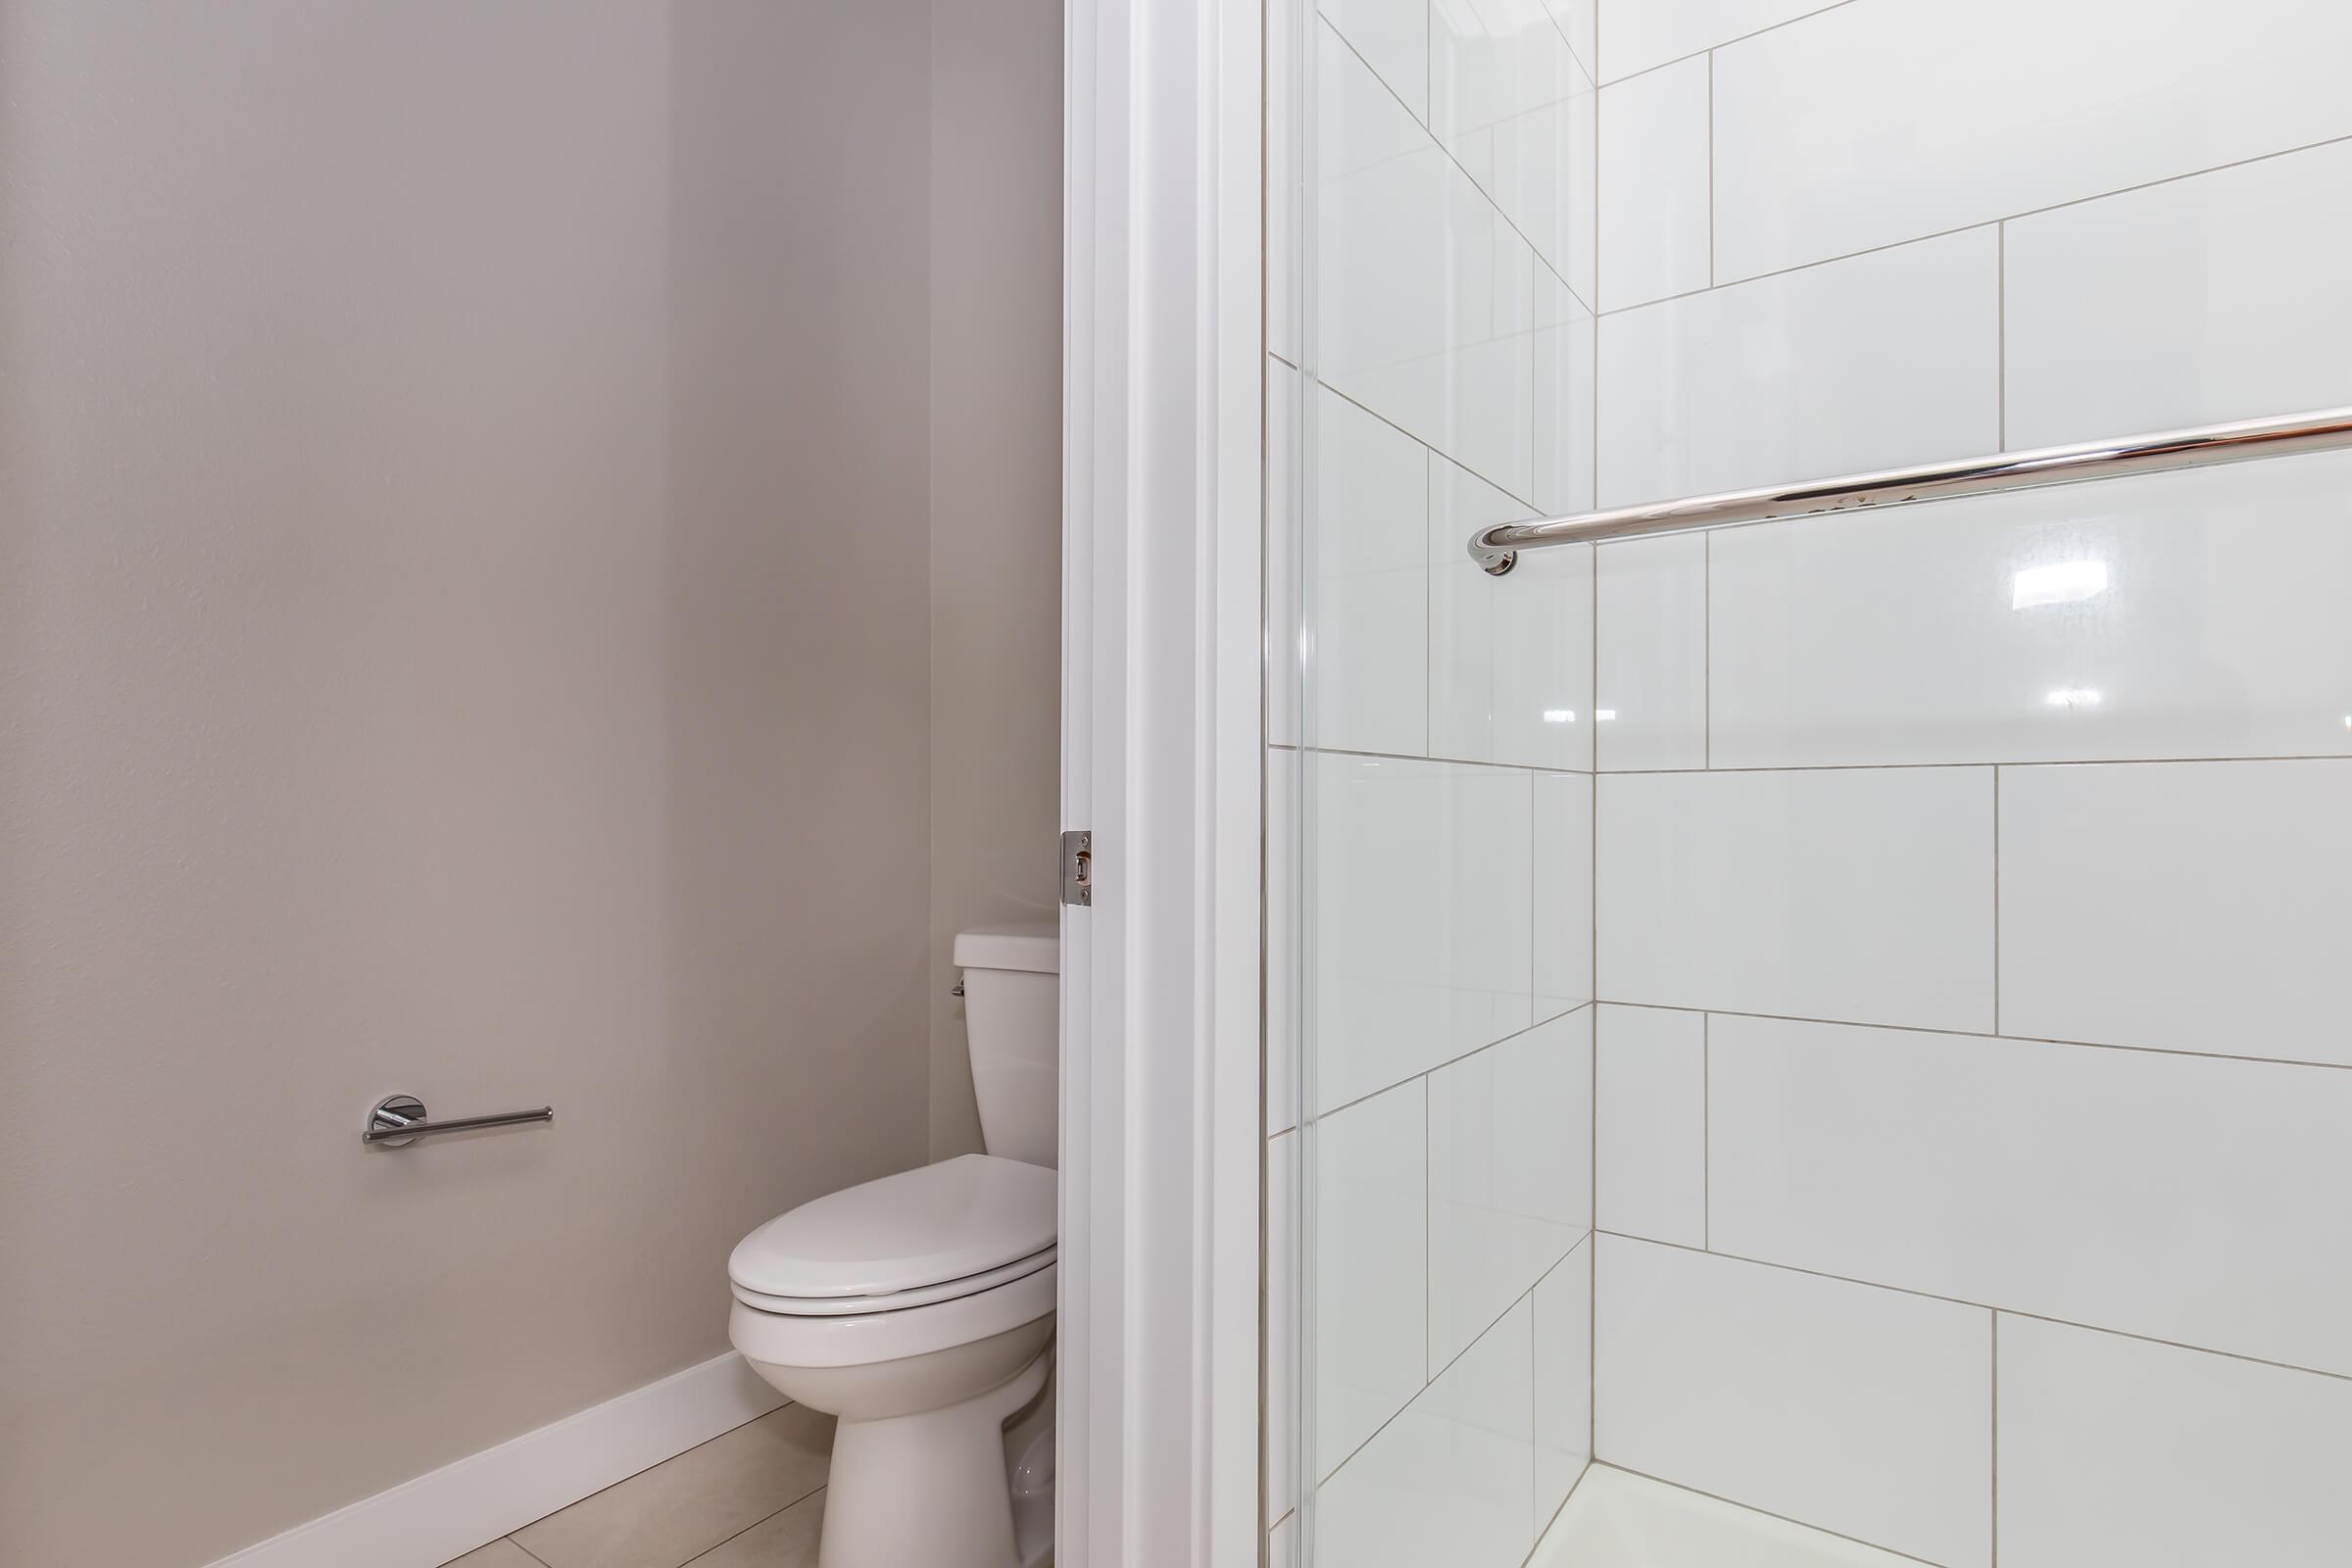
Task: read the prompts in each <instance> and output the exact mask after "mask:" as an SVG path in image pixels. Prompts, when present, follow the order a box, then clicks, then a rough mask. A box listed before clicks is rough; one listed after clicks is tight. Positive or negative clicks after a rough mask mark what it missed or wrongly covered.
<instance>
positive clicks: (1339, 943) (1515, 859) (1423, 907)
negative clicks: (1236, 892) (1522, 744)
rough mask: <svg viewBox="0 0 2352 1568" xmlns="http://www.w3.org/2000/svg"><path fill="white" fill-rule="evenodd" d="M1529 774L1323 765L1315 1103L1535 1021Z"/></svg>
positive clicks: (1342, 1098) (1315, 905)
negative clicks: (1531, 999) (1532, 1004)
mask: <svg viewBox="0 0 2352 1568" xmlns="http://www.w3.org/2000/svg"><path fill="white" fill-rule="evenodd" d="M1528 779H1529V775H1528V774H1526V773H1524V772H1520V771H1517V770H1515V769H1508V768H1496V767H1478V766H1471V765H1468V764H1464V763H1448V762H1425V761H1419V760H1397V759H1382V758H1362V757H1333V756H1320V757H1318V758H1316V760H1315V762H1314V764H1313V787H1314V789H1315V792H1316V794H1315V799H1314V801H1313V802H1312V803H1311V808H1310V819H1311V820H1312V822H1313V823H1314V831H1315V836H1316V843H1315V846H1314V855H1313V857H1312V861H1311V863H1310V865H1309V867H1308V876H1309V877H1310V878H1311V880H1312V887H1313V894H1312V901H1311V905H1310V909H1311V914H1310V918H1311V919H1312V920H1313V921H1314V923H1315V929H1314V933H1313V944H1314V945H1313V950H1312V951H1313V963H1314V970H1315V977H1314V987H1315V989H1314V996H1315V1002H1316V1010H1315V1016H1314V1019H1313V1028H1314V1043H1313V1047H1312V1049H1313V1050H1314V1052H1315V1062H1314V1065H1315V1069H1316V1083H1315V1092H1316V1096H1317V1098H1318V1100H1319V1102H1320V1103H1321V1104H1322V1105H1324V1106H1326V1107H1329V1106H1333V1105H1339V1104H1344V1103H1347V1102H1348V1101H1349V1100H1353V1099H1355V1098H1357V1097H1359V1096H1361V1095H1365V1094H1368V1093H1370V1092H1371V1091H1373V1090H1375V1089H1379V1088H1382V1087H1385V1086H1386V1085H1389V1084H1393V1083H1397V1082H1398V1081H1400V1080H1402V1079H1405V1078H1408V1077H1411V1076H1413V1075H1415V1074H1417V1073H1423V1072H1427V1071H1428V1070H1429V1069H1430V1068H1432V1067H1434V1066H1437V1065H1438V1064H1439V1063H1440V1062H1444V1061H1448V1060H1451V1059H1452V1058H1453V1057H1455V1056H1459V1055H1463V1054H1467V1053H1469V1052H1472V1051H1475V1050H1477V1049H1478V1048H1479V1047H1480V1046H1484V1045H1490V1044H1492V1043H1493V1042H1495V1041H1496V1040H1500V1039H1501V1038H1503V1037H1504V1036H1505V1035H1511V1034H1516V1033H1518V1032H1519V1031H1520V1030H1522V1029H1524V1028H1526V1027H1527V1026H1528V1024H1529V1023H1531V1022H1532V1021H1533V1013H1532V1011H1531V1009H1530V1004H1529V986H1530V970H1531V966H1532V962H1533V952H1532V945H1531V938H1530V934H1529V929H1528V926H1529V921H1528V910H1529V901H1530V898H1531V896H1532V894H1531V872H1530V869H1529V866H1530V858H1531V857H1530V840H1529V818H1530V813H1531V805H1530V801H1531V796H1530V787H1529V782H1528Z"/></svg>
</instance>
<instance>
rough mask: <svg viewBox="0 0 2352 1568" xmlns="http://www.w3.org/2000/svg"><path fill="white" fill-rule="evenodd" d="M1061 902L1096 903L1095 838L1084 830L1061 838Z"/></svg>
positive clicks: (1075, 830)
mask: <svg viewBox="0 0 2352 1568" xmlns="http://www.w3.org/2000/svg"><path fill="white" fill-rule="evenodd" d="M1061 902H1062V903H1064V904H1081V905H1091V904H1093V903H1094V902H1095V836H1094V835H1093V834H1092V833H1089V832H1087V831H1086V830H1085V829H1083V828H1072V829H1071V830H1070V831H1069V832H1067V833H1064V834H1063V835H1062V836H1061Z"/></svg>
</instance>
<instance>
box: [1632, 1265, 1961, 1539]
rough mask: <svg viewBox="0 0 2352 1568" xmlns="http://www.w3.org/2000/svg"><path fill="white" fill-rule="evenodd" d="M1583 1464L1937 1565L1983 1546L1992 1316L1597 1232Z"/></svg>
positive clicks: (1938, 1302) (1950, 1304)
mask: <svg viewBox="0 0 2352 1568" xmlns="http://www.w3.org/2000/svg"><path fill="white" fill-rule="evenodd" d="M1595 1245H1596V1246H1597V1247H1598V1248H1599V1251H1598V1253H1597V1254H1596V1255H1595V1257H1594V1260H1593V1261H1594V1268H1595V1270H1596V1272H1595V1276H1594V1279H1595V1283H1596V1285H1597V1288H1598V1296H1597V1304H1596V1306H1595V1324H1594V1328H1595V1338H1594V1348H1593V1379H1594V1384H1593V1400H1594V1412H1595V1416H1596V1418H1597V1426H1596V1428H1595V1432H1594V1442H1593V1450H1594V1457H1595V1458H1596V1459H1597V1460H1599V1461H1600V1462H1602V1463H1605V1464H1614V1465H1622V1466H1624V1467H1626V1468H1627V1469H1632V1470H1639V1471H1642V1472H1643V1473H1644V1474H1647V1475H1652V1476H1656V1477H1659V1478H1660V1479H1662V1480H1667V1481H1674V1482H1678V1483H1680V1484H1682V1485H1684V1486H1689V1487H1693V1488H1696V1489H1697V1490H1699V1491H1701V1492H1709V1493H1713V1494H1714V1495H1717V1496H1720V1497H1726V1498H1729V1499H1731V1500H1732V1501H1735V1502H1743V1503H1747V1504H1749V1505H1751V1506H1753V1507H1757V1508H1762V1509H1765V1510H1767V1511H1769V1512H1772V1513H1777V1514H1781V1515H1784V1516H1786V1517H1787V1518H1789V1519H1793V1520H1796V1521H1798V1522H1800V1523H1804V1524H1811V1525H1817V1526H1819V1527H1821V1528H1823V1529H1825V1530H1834V1531H1837V1532H1838V1533H1839V1534H1841V1535H1847V1536H1852V1537H1854V1538H1856V1539H1857V1540H1860V1541H1864V1542H1868V1543H1870V1544H1875V1545H1881V1546H1886V1547H1888V1548H1890V1549H1892V1550H1895V1551H1902V1552H1908V1553H1910V1554H1912V1555H1914V1556H1918V1557H1925V1558H1927V1559H1928V1560H1929V1561H1931V1562H1934V1563H1938V1564H1944V1565H1948V1568H1985V1565H1986V1564H1988V1563H1989V1561H1990V1558H1991V1544H1992V1510H1991V1497H1992V1474H1991V1470H1992V1432H1991V1425H1992V1314H1991V1313H1989V1312H1986V1311H1984V1310H1982V1309H1980V1308H1977V1307H1969V1306H1956V1305H1954V1304H1952V1303H1950V1302H1947V1301H1936V1300H1930V1299H1927V1298H1926V1297H1919V1296H1906V1295H1903V1294H1901V1293H1899V1292H1895V1291H1883V1290H1877V1289H1874V1288H1872V1287H1870V1286H1866V1285H1849V1284H1846V1283H1844V1282H1842V1281H1838V1280H1825V1279H1821V1278H1818V1277H1816V1276H1813V1275H1809V1274H1798V1273H1794V1272H1791V1271H1789V1270H1787V1269H1775V1268H1766V1267H1764V1266H1762V1265H1760V1264H1754V1263H1742V1262H1736V1261H1734V1260H1732V1259H1730V1258H1724V1257H1716V1256H1713V1255H1711V1254H1708V1253H1705V1252H1692V1251H1687V1250H1683V1249H1680V1248H1672V1247H1659V1246H1656V1245H1653V1244H1651V1243H1648V1242H1638V1241H1629V1240H1626V1239H1624V1238H1621V1237H1615V1236H1608V1235H1602V1236H1599V1237H1597V1238H1595Z"/></svg>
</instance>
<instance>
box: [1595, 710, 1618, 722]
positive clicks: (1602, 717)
mask: <svg viewBox="0 0 2352 1568" xmlns="http://www.w3.org/2000/svg"><path fill="white" fill-rule="evenodd" d="M1616 716H1617V710H1615V709H1614V708H1595V709H1594V710H1593V723H1595V724H1606V723H1607V722H1608V721H1609V720H1611V719H1613V718H1615V717H1616Z"/></svg>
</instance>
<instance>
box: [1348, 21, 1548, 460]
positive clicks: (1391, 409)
mask: <svg viewBox="0 0 2352 1568" xmlns="http://www.w3.org/2000/svg"><path fill="white" fill-rule="evenodd" d="M1322 45H1323V46H1322V49H1321V53H1320V67H1319V69H1320V73H1321V76H1320V82H1321V87H1320V92H1321V96H1320V97H1319V99H1318V101H1317V106H1316V115H1317V121H1318V124H1319V128H1320V133H1321V141H1320V144H1319V146H1318V149H1317V154H1316V156H1317V161H1318V169H1319V172H1318V176H1317V200H1318V202H1319V215H1318V216H1319V221H1320V224H1321V226H1320V229H1319V231H1318V234H1317V238H1316V247H1317V248H1316V255H1317V264H1316V273H1315V285H1314V286H1315V302H1314V304H1315V310H1316V313H1317V322H1318V325H1319V334H1320V335H1319V336H1318V338H1317V348H1318V352H1319V353H1320V355H1321V358H1322V375H1323V379H1324V380H1325V381H1326V382H1327V383H1328V384H1330V385H1331V386H1333V387H1335V388H1337V389H1338V390H1339V391H1341V392H1343V393H1346V394H1347V395H1348V397H1350V398H1352V399H1354V400H1355V401H1356V402H1358V403H1360V404H1362V405H1363V406H1364V407H1366V408H1368V409H1371V410H1373V411H1374V412H1375V413H1377V414H1379V415H1380V416H1382V417H1384V418H1387V419H1389V420H1391V421H1392V422H1394V423H1395V424H1397V425H1398V426H1399V427H1400V428H1402V429H1405V430H1408V431H1410V432H1411V433H1412V434H1413V435H1415V436H1417V437H1419V438H1420V439H1421V440H1423V441H1425V442H1427V443H1428V444H1429V445H1431V446H1433V447H1435V448H1437V449H1438V450H1439V451H1440V452H1443V453H1445V454H1446V456H1448V457H1450V458H1452V459H1453V460H1454V461H1455V462H1457V463H1459V464H1461V465H1462V466H1464V467H1466V468H1469V469H1470V470H1471V471H1472V472H1474V473H1476V474H1478V475H1479V476H1480V477H1482V478H1484V479H1486V480H1488V481H1489V482H1490V483H1492V484H1495V485H1496V486H1499V487H1500V488H1501V489H1503V490H1506V491H1508V492H1509V493H1510V494H1512V495H1514V496H1518V497H1522V498H1524V497H1526V496H1527V495H1528V494H1529V492H1530V490H1531V489H1532V488H1533V479H1534V429H1533V419H1534V415H1533V412H1532V411H1533V404H1534V397H1535V358H1534V338H1535V330H1534V316H1535V269H1536V267H1537V262H1536V258H1535V252H1534V251H1532V250H1531V249H1529V248H1528V244H1527V241H1526V240H1524V239H1522V238H1521V237H1520V236H1519V234H1518V232H1517V231H1516V230H1515V229H1513V228H1512V227H1511V226H1510V225H1509V224H1508V223H1507V222H1505V221H1503V218H1502V215H1501V214H1500V213H1498V212H1497V211H1496V210H1495V204H1494V203H1493V202H1492V201H1490V200H1488V198H1487V195H1486V193H1485V192H1484V191H1482V190H1480V189H1479V188H1478V186H1477V185H1476V184H1474V183H1473V182H1472V181H1471V179H1470V176H1469V175H1468V174H1465V173H1464V172H1462V171H1461V169H1460V168H1459V167H1458V166H1457V165H1456V164H1455V163H1454V162H1453V160H1452V159H1451V158H1448V157H1447V156H1446V153H1445V151H1444V150H1443V149H1441V148H1440V147H1439V146H1438V144H1437V143H1436V142H1435V141H1434V140H1432V139H1431V137H1430V135H1429V132H1428V131H1427V130H1425V129H1424V128H1423V127H1422V126H1421V125H1420V124H1419V123H1417V122H1416V121H1414V119H1413V118H1412V117H1411V116H1410V115H1408V114H1406V113H1405V112H1404V110H1403V108H1402V107H1401V106H1399V105H1398V104H1397V100H1396V98H1395V97H1393V96H1392V95H1391V94H1390V92H1389V91H1388V89H1387V88H1386V87H1383V86H1382V85H1381V84H1380V82H1379V81H1378V80H1377V79H1375V78H1374V76H1373V75H1372V73H1371V72H1370V71H1368V70H1366V69H1365V67H1364V64H1363V62H1362V61H1361V60H1359V59H1357V58H1356V56H1355V55H1354V53H1353V52H1352V51H1350V50H1349V49H1348V47H1347V46H1346V45H1345V44H1343V43H1341V42H1339V40H1338V39H1336V38H1334V37H1332V36H1331V35H1330V34H1329V32H1328V31H1326V32H1325V34H1324V36H1323V40H1322Z"/></svg>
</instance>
